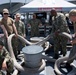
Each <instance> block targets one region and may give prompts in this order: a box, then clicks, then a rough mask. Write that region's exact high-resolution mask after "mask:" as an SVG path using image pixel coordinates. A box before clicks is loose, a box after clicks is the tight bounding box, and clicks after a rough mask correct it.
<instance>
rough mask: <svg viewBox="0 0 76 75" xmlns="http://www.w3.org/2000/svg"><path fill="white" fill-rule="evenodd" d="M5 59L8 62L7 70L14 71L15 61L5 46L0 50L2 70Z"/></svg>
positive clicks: (0, 74)
mask: <svg viewBox="0 0 76 75" xmlns="http://www.w3.org/2000/svg"><path fill="white" fill-rule="evenodd" d="M4 60H6V64H7V70H6V71H7V72H9V73H12V71H13V61H12V59H11V57H10V56H9V53H8V51H7V50H6V48H5V47H3V48H2V50H1V51H0V70H1V69H2V63H3V61H4ZM0 75H2V73H1V71H0Z"/></svg>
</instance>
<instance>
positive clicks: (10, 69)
mask: <svg viewBox="0 0 76 75" xmlns="http://www.w3.org/2000/svg"><path fill="white" fill-rule="evenodd" d="M6 64H7V69H6V70H5V71H3V70H0V75H6V74H7V73H9V74H10V73H12V72H13V69H14V66H13V65H14V64H13V60H12V59H11V58H10V59H9V60H8V61H7V62H6ZM0 69H1V65H0Z"/></svg>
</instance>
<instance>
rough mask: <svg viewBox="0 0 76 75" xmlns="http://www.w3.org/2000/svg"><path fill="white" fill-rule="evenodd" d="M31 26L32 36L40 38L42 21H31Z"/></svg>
mask: <svg viewBox="0 0 76 75" xmlns="http://www.w3.org/2000/svg"><path fill="white" fill-rule="evenodd" d="M29 24H30V25H31V36H35V35H36V36H38V35H39V24H41V21H40V20H39V19H31V20H30V21H29Z"/></svg>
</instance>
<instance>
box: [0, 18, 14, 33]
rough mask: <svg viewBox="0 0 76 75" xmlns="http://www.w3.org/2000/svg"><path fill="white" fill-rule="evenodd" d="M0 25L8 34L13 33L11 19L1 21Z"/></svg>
mask: <svg viewBox="0 0 76 75" xmlns="http://www.w3.org/2000/svg"><path fill="white" fill-rule="evenodd" d="M1 25H4V26H5V28H6V30H7V32H8V33H13V19H12V18H10V17H8V19H7V20H5V19H4V18H2V19H1Z"/></svg>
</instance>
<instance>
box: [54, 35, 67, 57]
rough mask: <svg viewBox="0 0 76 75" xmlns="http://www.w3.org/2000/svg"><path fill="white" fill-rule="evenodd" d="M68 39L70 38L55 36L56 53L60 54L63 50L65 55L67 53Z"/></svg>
mask: <svg viewBox="0 0 76 75" xmlns="http://www.w3.org/2000/svg"><path fill="white" fill-rule="evenodd" d="M67 41H68V39H67V38H66V37H63V36H55V37H54V53H55V54H58V52H59V51H62V54H63V56H65V55H66V52H67V49H66V46H67Z"/></svg>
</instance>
